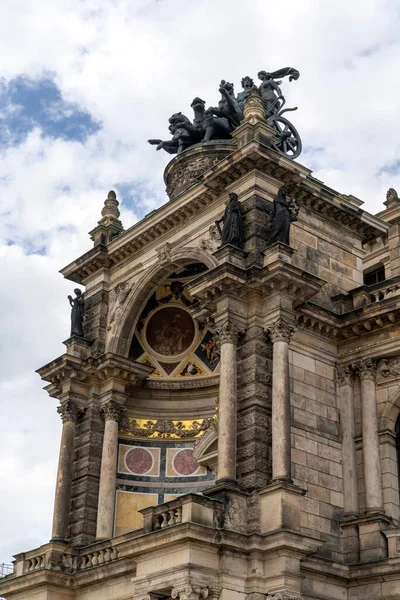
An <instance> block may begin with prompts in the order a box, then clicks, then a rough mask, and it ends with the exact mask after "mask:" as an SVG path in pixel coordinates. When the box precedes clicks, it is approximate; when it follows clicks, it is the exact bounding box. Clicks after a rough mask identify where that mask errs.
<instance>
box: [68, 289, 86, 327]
mask: <svg viewBox="0 0 400 600" xmlns="http://www.w3.org/2000/svg"><path fill="white" fill-rule="evenodd" d="M74 294H75V298H72V296H68V300H69V303H70V305H71V306H72V309H71V337H72V336H73V335H76V336H78V337H84V335H83V311H84V307H85V300H84V298H83V294H82V292H81V290H80V289H79V288H76V289H75V290H74Z"/></svg>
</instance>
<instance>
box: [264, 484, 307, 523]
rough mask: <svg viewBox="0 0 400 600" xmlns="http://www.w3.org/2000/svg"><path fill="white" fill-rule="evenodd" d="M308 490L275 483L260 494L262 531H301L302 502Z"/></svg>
mask: <svg viewBox="0 0 400 600" xmlns="http://www.w3.org/2000/svg"><path fill="white" fill-rule="evenodd" d="M305 493H306V490H303V489H302V488H300V487H298V486H296V485H291V484H287V483H275V484H272V485H270V486H268V487H267V488H265V489H264V490H261V491H260V492H259V502H260V531H261V533H271V532H272V531H277V530H279V529H290V530H291V531H298V532H300V531H301V524H300V522H301V519H300V500H301V497H302V496H303V495H304V494H305Z"/></svg>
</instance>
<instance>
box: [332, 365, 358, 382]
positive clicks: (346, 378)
mask: <svg viewBox="0 0 400 600" xmlns="http://www.w3.org/2000/svg"><path fill="white" fill-rule="evenodd" d="M336 378H337V382H338V385H339V386H340V385H353V379H354V370H353V368H352V365H341V366H339V367H336Z"/></svg>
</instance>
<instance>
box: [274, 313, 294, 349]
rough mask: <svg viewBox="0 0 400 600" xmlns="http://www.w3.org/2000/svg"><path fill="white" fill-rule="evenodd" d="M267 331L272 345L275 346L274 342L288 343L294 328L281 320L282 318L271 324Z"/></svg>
mask: <svg viewBox="0 0 400 600" xmlns="http://www.w3.org/2000/svg"><path fill="white" fill-rule="evenodd" d="M268 331H269V335H270V337H271V341H272V343H273V344H275V342H287V343H289V342H290V339H291V337H292V335H293V332H294V327H293V325H291V324H290V323H288V322H287V321H285V320H284V319H282V317H279V319H277V320H276V321H275V323H272V325H270V326H269V327H268Z"/></svg>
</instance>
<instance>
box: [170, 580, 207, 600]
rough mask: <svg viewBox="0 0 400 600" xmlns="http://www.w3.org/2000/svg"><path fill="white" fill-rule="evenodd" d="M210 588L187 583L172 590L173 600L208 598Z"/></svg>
mask: <svg viewBox="0 0 400 600" xmlns="http://www.w3.org/2000/svg"><path fill="white" fill-rule="evenodd" d="M208 592H209V590H208V586H203V585H196V584H192V583H187V584H183V585H178V586H176V587H174V588H172V591H171V598H178V600H201V598H208Z"/></svg>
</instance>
